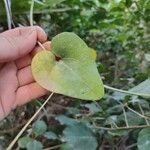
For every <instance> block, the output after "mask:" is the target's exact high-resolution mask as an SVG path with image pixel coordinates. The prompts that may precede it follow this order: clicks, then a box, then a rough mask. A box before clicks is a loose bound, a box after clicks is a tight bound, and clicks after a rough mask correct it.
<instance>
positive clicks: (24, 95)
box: [14, 82, 48, 107]
mask: <svg viewBox="0 0 150 150" xmlns="http://www.w3.org/2000/svg"><path fill="white" fill-rule="evenodd" d="M47 93H48V91H47V90H45V89H43V88H42V87H41V86H39V85H38V84H37V83H35V82H34V83H31V84H29V85H25V86H22V87H20V88H19V89H18V90H17V92H16V102H15V104H14V107H16V106H21V105H24V104H25V103H28V102H30V101H31V100H33V99H36V98H38V97H41V96H43V95H45V94H47Z"/></svg>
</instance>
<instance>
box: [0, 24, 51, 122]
mask: <svg viewBox="0 0 150 150" xmlns="http://www.w3.org/2000/svg"><path fill="white" fill-rule="evenodd" d="M37 40H38V41H40V42H41V43H44V44H43V46H44V47H45V48H46V49H50V43H49V42H46V40H47V37H46V34H45V33H44V31H43V30H42V29H41V28H40V27H37V26H36V27H20V28H15V29H12V30H9V31H6V32H3V33H1V34H0V120H2V119H3V118H4V117H6V116H7V115H8V114H9V113H10V111H11V110H13V109H15V108H16V107H17V106H21V105H23V104H25V103H27V102H29V101H31V100H32V99H35V98H38V97H40V96H43V95H45V94H46V93H47V91H46V90H45V89H43V88H42V87H40V86H39V85H38V84H37V83H36V82H35V81H34V79H33V77H32V73H31V60H32V57H33V56H34V55H35V54H36V53H37V52H38V51H40V50H41V49H40V48H38V47H35V46H36V42H37ZM45 42H46V43H45Z"/></svg>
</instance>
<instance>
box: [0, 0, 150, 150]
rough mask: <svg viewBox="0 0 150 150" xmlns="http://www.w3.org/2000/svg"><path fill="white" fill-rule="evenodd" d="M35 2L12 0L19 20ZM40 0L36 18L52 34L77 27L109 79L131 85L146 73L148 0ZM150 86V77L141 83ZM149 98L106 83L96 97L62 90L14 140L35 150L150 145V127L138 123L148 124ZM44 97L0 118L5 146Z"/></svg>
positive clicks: (25, 20)
mask: <svg viewBox="0 0 150 150" xmlns="http://www.w3.org/2000/svg"><path fill="white" fill-rule="evenodd" d="M30 2H31V1H30V0H22V1H20V0H12V14H13V22H14V25H15V26H20V25H23V26H26V25H29V10H30ZM36 2H37V3H36V5H35V10H34V21H35V22H34V23H35V24H36V25H40V26H42V27H43V28H44V30H45V31H46V32H47V34H48V35H49V40H51V38H52V37H53V36H55V35H56V34H58V33H60V32H63V31H73V32H75V33H76V34H78V35H79V36H80V37H82V38H83V39H84V40H85V41H86V43H87V44H88V45H89V46H90V47H91V48H93V49H95V50H96V52H97V67H98V70H99V72H100V73H101V76H102V78H103V81H104V83H105V84H109V85H111V86H115V87H118V88H121V89H130V88H132V87H134V86H136V85H137V84H139V83H140V82H142V81H144V80H146V79H148V77H149V74H150V52H149V50H150V29H149V26H150V1H149V0H45V2H44V0H43V1H36ZM42 2H43V3H42ZM43 4H45V5H43ZM0 6H1V10H0V30H1V31H3V30H6V29H7V20H6V13H5V9H4V8H5V7H4V4H3V1H0ZM148 86H149V79H148V80H146V81H145V82H144V85H142V89H143V90H144V91H146V92H147V93H149V91H150V90H149V88H148ZM43 99H44V98H43ZM149 104H150V102H149V99H148V98H147V99H146V98H142V97H137V96H129V95H124V94H120V93H118V92H110V91H106V95H105V97H104V98H103V99H102V100H101V101H99V102H98V103H95V102H92V103H89V102H81V101H80V100H73V99H71V98H69V97H64V96H61V95H56V96H55V97H54V98H53V99H52V100H51V101H50V102H49V103H48V105H47V106H46V108H45V109H44V110H43V112H41V114H40V115H39V116H38V118H37V120H38V121H35V122H34V123H33V125H32V127H31V126H30V127H29V128H28V130H27V131H26V133H24V136H23V137H22V138H21V139H20V140H19V141H18V145H16V148H17V147H20V148H27V149H29V150H30V149H32V150H33V149H42V147H43V148H47V147H52V146H56V149H57V148H61V149H65V150H67V149H69V150H70V149H76V150H85V149H86V150H93V149H102V150H103V149H104V150H105V149H110V150H128V149H133V150H136V149H140V150H148V149H149V146H150V134H148V133H150V129H149V128H147V129H141V128H140V129H139V128H136V127H135V126H139V125H140V126H141V125H144V126H145V125H146V126H149V123H150V119H149V118H150V107H149ZM40 105H41V100H40V101H38V100H36V101H34V102H33V103H30V104H28V105H27V106H24V107H22V108H19V109H17V110H16V111H15V112H12V114H10V116H9V117H8V118H7V119H5V120H4V121H3V122H1V123H0V127H1V131H0V143H1V146H2V147H6V146H8V143H9V142H10V141H11V140H12V139H13V137H15V135H16V134H17V132H18V128H21V126H22V125H23V124H25V123H26V121H27V119H29V118H30V117H31V116H32V115H33V113H34V112H35V110H36V109H37V108H38V107H39V106H40ZM139 114H142V115H139ZM145 116H146V117H145ZM18 118H19V119H18ZM16 126H17V127H16ZM130 126H134V127H133V128H131V129H128V130H120V129H119V130H117V127H130ZM103 127H105V128H103ZM106 127H107V128H106ZM114 128H115V129H114ZM54 148H55V147H54Z"/></svg>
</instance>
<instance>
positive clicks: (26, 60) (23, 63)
mask: <svg viewBox="0 0 150 150" xmlns="http://www.w3.org/2000/svg"><path fill="white" fill-rule="evenodd" d="M30 64H31V56H30V55H29V54H28V55H26V56H24V57H22V58H19V59H17V60H16V66H17V68H18V69H22V68H24V67H27V66H29V65H30Z"/></svg>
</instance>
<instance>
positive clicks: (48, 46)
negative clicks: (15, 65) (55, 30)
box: [31, 41, 51, 58]
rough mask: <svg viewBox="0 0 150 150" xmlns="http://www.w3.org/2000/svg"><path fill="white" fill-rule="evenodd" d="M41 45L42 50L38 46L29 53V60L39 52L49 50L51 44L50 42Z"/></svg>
mask: <svg viewBox="0 0 150 150" xmlns="http://www.w3.org/2000/svg"><path fill="white" fill-rule="evenodd" d="M42 45H43V47H44V49H43V48H42V47H40V46H36V47H35V49H34V50H33V51H32V52H31V58H33V57H34V56H35V54H37V53H38V52H40V51H43V50H51V42H50V41H48V42H45V43H44V44H42Z"/></svg>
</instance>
